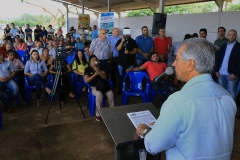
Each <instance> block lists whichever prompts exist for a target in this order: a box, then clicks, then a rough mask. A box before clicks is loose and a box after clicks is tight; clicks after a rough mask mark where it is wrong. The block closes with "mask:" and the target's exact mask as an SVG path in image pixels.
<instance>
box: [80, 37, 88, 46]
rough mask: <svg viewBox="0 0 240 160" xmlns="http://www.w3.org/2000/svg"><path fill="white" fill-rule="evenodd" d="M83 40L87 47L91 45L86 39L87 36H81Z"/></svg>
mask: <svg viewBox="0 0 240 160" xmlns="http://www.w3.org/2000/svg"><path fill="white" fill-rule="evenodd" d="M81 37H82V38H81V40H82V41H81V42H82V43H83V44H84V45H85V46H86V45H90V41H88V40H87V39H86V36H85V35H82V36H81Z"/></svg>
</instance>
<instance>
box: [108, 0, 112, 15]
mask: <svg viewBox="0 0 240 160" xmlns="http://www.w3.org/2000/svg"><path fill="white" fill-rule="evenodd" d="M108 12H111V2H110V0H108Z"/></svg>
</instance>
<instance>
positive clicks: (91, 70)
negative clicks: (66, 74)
mask: <svg viewBox="0 0 240 160" xmlns="http://www.w3.org/2000/svg"><path fill="white" fill-rule="evenodd" d="M97 61H98V59H97V57H96V56H95V55H91V56H90V57H89V66H88V67H87V68H86V69H85V71H84V80H85V82H86V83H89V85H91V87H92V94H93V95H95V96H96V121H101V116H100V115H99V113H98V110H99V109H100V108H101V107H102V100H103V94H106V96H107V98H108V103H109V106H110V107H113V106H114V95H113V92H112V90H111V89H110V90H109V91H107V92H106V93H102V92H101V91H98V90H96V84H97V83H98V81H106V73H105V72H104V71H102V70H101V68H98V67H96V65H95V62H97Z"/></svg>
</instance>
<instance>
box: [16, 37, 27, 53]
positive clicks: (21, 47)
mask: <svg viewBox="0 0 240 160" xmlns="http://www.w3.org/2000/svg"><path fill="white" fill-rule="evenodd" d="M17 50H23V51H27V44H26V43H25V42H24V40H23V39H21V38H20V39H19V43H18V46H17Z"/></svg>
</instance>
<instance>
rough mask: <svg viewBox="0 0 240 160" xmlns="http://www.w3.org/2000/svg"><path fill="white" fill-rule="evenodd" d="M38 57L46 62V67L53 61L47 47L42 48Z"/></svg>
mask: <svg viewBox="0 0 240 160" xmlns="http://www.w3.org/2000/svg"><path fill="white" fill-rule="evenodd" d="M40 59H41V60H42V61H44V62H45V63H46V65H47V68H48V69H49V68H50V66H51V65H52V63H53V57H52V56H50V55H49V50H48V49H47V48H43V52H42V55H41V56H40Z"/></svg>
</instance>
